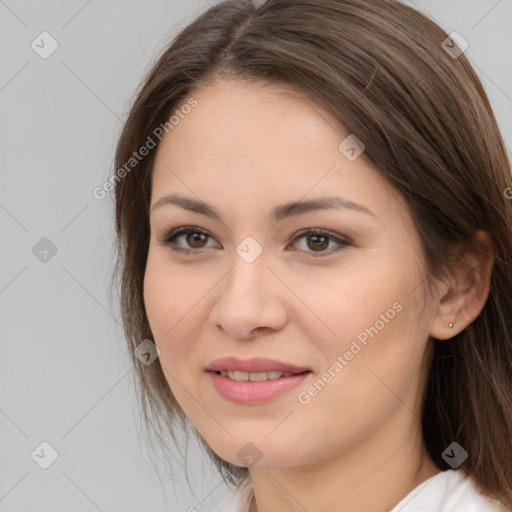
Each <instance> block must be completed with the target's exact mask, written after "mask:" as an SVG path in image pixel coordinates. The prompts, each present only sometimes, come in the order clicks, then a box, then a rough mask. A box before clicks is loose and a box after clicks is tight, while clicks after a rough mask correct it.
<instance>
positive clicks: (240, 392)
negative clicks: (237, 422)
mask: <svg viewBox="0 0 512 512" xmlns="http://www.w3.org/2000/svg"><path fill="white" fill-rule="evenodd" d="M241 371H244V370H241ZM261 371H270V370H261ZM282 371H284V370H282ZM310 374H311V372H306V373H301V374H298V375H293V376H291V377H281V378H279V379H273V380H261V381H257V382H252V381H235V380H231V379H230V378H229V377H223V376H222V375H221V374H220V373H216V372H215V371H209V372H208V375H209V376H210V378H211V379H212V382H213V385H214V387H215V389H216V390H217V392H218V393H219V394H220V395H222V396H223V397H224V398H226V399H227V400H230V401H232V402H235V403H239V404H259V403H261V402H265V401H267V400H270V399H272V398H275V397H277V396H279V395H281V394H283V393H285V392H286V391H289V390H290V389H293V388H294V387H296V386H298V385H299V383H300V382H302V381H303V380H304V379H305V378H306V377H307V376H308V375H310Z"/></svg>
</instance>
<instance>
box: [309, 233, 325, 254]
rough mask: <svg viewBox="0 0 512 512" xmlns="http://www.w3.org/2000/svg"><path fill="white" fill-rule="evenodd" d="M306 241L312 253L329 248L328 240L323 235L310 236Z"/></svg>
mask: <svg viewBox="0 0 512 512" xmlns="http://www.w3.org/2000/svg"><path fill="white" fill-rule="evenodd" d="M307 240H308V242H307V244H308V247H309V248H310V249H312V250H314V251H318V250H320V251H322V250H324V249H327V247H328V246H329V238H328V237H326V236H323V235H311V236H308V237H307Z"/></svg>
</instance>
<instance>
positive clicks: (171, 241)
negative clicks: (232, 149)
mask: <svg viewBox="0 0 512 512" xmlns="http://www.w3.org/2000/svg"><path fill="white" fill-rule="evenodd" d="M209 238H212V237H211V236H210V235H209V234H208V233H207V232H206V231H204V230H203V229H201V228H198V227H195V226H182V227H179V228H176V229H173V230H171V231H170V232H169V233H168V234H167V235H165V236H164V237H163V238H162V239H159V241H160V242H162V243H163V244H165V245H169V246H171V249H172V250H173V251H174V252H179V253H182V254H191V253H199V252H200V251H199V250H200V249H204V248H208V247H211V246H208V245H207V242H208V239H209ZM180 239H183V241H184V243H185V244H186V247H180V246H178V241H179V240H180ZM295 240H299V241H304V242H305V245H303V247H302V248H299V249H294V250H298V251H300V252H305V253H307V252H310V253H319V254H317V255H316V254H312V256H313V257H322V256H329V255H331V254H333V253H335V252H338V251H340V250H341V249H343V248H345V247H346V246H348V245H351V242H349V241H348V240H347V239H345V238H342V237H339V236H337V235H334V234H333V233H331V232H329V231H326V230H323V229H307V230H304V231H302V232H300V233H299V234H298V236H296V237H295V238H294V241H295ZM331 244H334V247H332V246H331V247H329V246H330V245H331ZM326 249H330V250H326Z"/></svg>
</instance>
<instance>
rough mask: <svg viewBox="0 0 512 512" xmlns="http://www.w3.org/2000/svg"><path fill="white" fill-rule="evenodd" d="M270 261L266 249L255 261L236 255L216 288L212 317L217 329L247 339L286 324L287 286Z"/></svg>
mask: <svg viewBox="0 0 512 512" xmlns="http://www.w3.org/2000/svg"><path fill="white" fill-rule="evenodd" d="M267 264H268V262H267V259H266V257H265V252H263V254H261V255H260V256H259V257H258V258H257V259H256V260H255V261H253V262H252V263H248V262H246V261H244V259H243V258H241V257H239V256H238V255H237V254H235V255H234V257H233V265H232V268H231V270H230V271H229V272H228V273H227V275H226V276H225V277H224V278H223V279H222V280H221V282H220V283H219V284H218V286H216V287H215V288H214V290H215V293H216V294H217V295H216V297H215V302H214V306H213V307H212V310H211V313H210V320H211V322H212V324H213V325H214V327H215V328H216V329H222V330H223V331H225V332H226V333H227V334H228V335H229V336H230V337H232V338H236V339H244V340H247V339H251V338H253V337H254V336H255V335H256V334H262V333H264V332H273V331H277V330H280V329H282V328H283V327H284V325H286V322H287V321H288V311H287V308H286V306H285V303H284V300H283V299H284V295H285V294H286V287H285V286H284V285H283V283H282V282H281V281H280V280H279V279H278V278H277V277H276V276H275V274H274V273H273V272H272V271H271V270H270V269H269V268H268V267H267Z"/></svg>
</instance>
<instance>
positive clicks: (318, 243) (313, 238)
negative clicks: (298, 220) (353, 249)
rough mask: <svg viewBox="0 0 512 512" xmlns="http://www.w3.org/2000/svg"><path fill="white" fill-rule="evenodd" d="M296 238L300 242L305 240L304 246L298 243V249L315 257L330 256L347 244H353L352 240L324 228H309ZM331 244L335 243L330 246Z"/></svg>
mask: <svg viewBox="0 0 512 512" xmlns="http://www.w3.org/2000/svg"><path fill="white" fill-rule="evenodd" d="M295 240H299V241H300V242H303V241H305V244H302V247H300V245H301V244H300V243H299V244H297V245H298V246H299V247H298V250H299V251H300V252H303V253H309V254H310V255H312V256H313V257H322V256H329V255H331V254H334V253H336V252H338V251H340V250H342V249H344V248H345V247H346V246H348V245H351V242H349V241H348V240H347V239H345V238H341V237H339V236H336V235H334V234H333V233H330V232H329V231H324V230H322V229H309V230H306V231H303V232H302V233H299V236H297V237H296V238H295ZM330 244H333V245H332V246H331V247H330ZM304 246H305V247H304ZM314 253H316V254H314Z"/></svg>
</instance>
